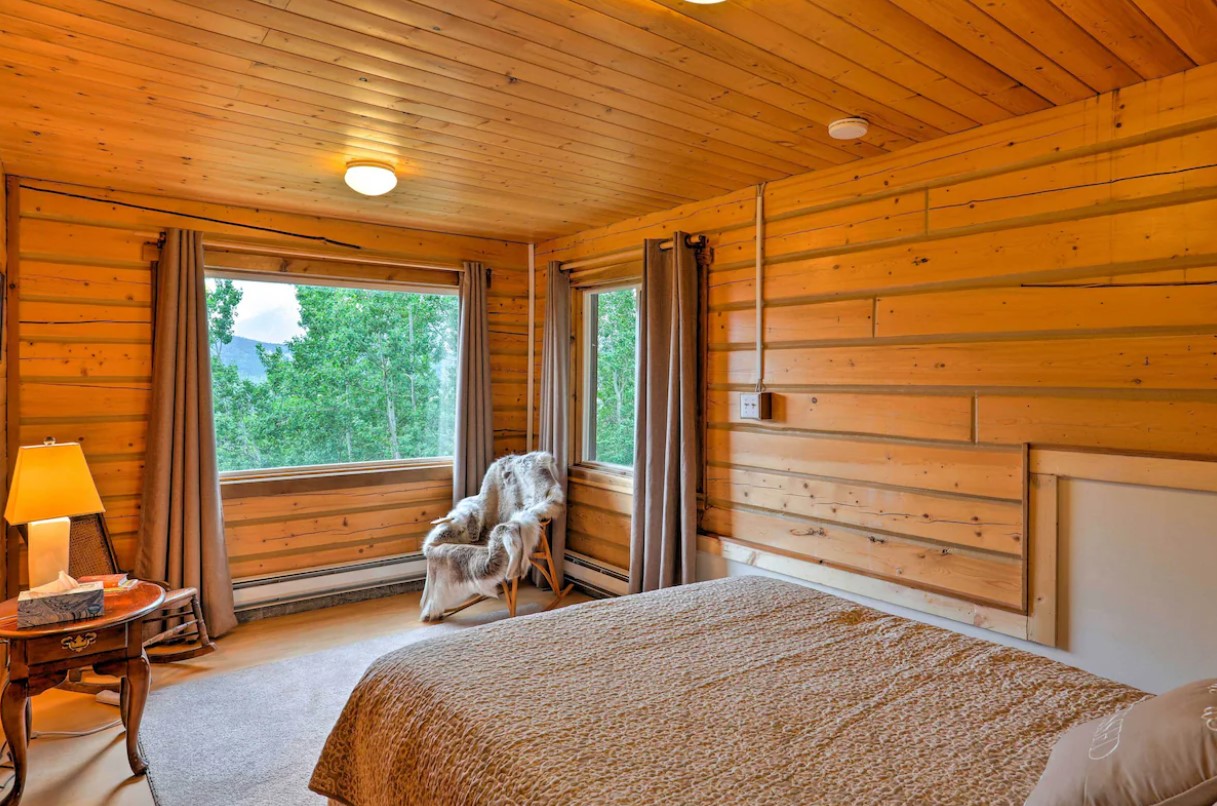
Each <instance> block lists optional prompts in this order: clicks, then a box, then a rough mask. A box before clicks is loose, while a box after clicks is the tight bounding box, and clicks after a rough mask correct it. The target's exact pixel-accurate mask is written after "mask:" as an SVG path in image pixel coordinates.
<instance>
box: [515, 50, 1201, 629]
mask: <svg viewBox="0 0 1217 806" xmlns="http://www.w3.org/2000/svg"><path fill="white" fill-rule="evenodd" d="M1214 154H1217V70H1215V69H1213V68H1211V67H1205V68H1198V69H1195V70H1192V71H1190V72H1188V73H1183V74H1179V75H1175V76H1171V77H1168V78H1165V79H1161V80H1157V81H1151V82H1147V83H1144V84H1140V85H1137V86H1135V87H1132V88H1129V89H1126V90H1123V91H1120V92H1115V93H1107V94H1104V95H1101V96H1099V97H1097V98H1094V99H1091V100H1087V101H1084V102H1079V103H1075V104H1071V105H1068V106H1064V107H1060V108H1057V109H1052V110H1048V111H1044V112H1040V113H1036V114H1033V115H1028V116H1025V117H1022V118H1019V119H1016V120H1011V121H1006V122H1002V123H998V124H994V125H989V126H984V127H981V128H978V129H975V130H972V131H969V132H966V133H963V134H959V135H954V136H951V137H947V138H943V139H940V140H936V141H934V142H933V143H929V144H923V145H918V146H914V147H911V148H909V149H907V150H905V151H902V152H900V153H899V154H896V155H892V156H888V157H879V158H874V159H869V160H866V161H863V162H860V163H857V164H855V165H851V166H848V167H843V168H838V169H829V170H825V171H820V172H817V173H813V174H807V175H803V176H799V177H794V178H791V179H787V180H782V181H779V182H773V183H770V184H769V185H768V186H767V188H766V190H765V210H766V231H765V235H766V237H765V244H764V248H765V261H764V275H763V277H764V279H763V287H762V289H761V293H762V298H763V301H764V322H763V326H764V367H765V373H764V379H765V383H766V385H767V387H768V388H769V389H772V390H774V391H775V392H776V393H777V395H776V401H775V411H774V418H773V420H772V421H770V422H765V423H756V422H746V421H743V420H741V419H740V418H739V417H738V409H739V403H738V397H739V394H740V392H742V391H746V390H748V389H750V388H752V386H753V384H754V382H755V380H756V371H757V364H756V355H755V351H754V345H753V342H752V340H753V337H754V332H755V331H754V328H755V318H754V317H755V312H754V305H755V302H754V300H755V294H756V288H755V284H754V277H755V269H754V265H753V261H754V254H755V252H754V248H755V246H754V244H755V230H754V226H753V216H754V212H755V208H754V195H755V190H746V191H741V192H739V193H736V194H732V195H729V196H725V197H722V198H719V199H715V200H711V201H709V202H704V203H700V204H693V205H686V206H683V207H680V208H677V209H675V210H672V211H668V212H666V213H662V214H655V215H650V216H646V217H643V218H639V219H634V220H631V221H627V222H623V223H621V224H618V225H615V226H612V227H607V228H603V229H598V230H593V231H589V232H584V233H580V234H578V235H576V236H571V237H567V238H561V239H558V240H555V241H551V242H548V243H546V244H543V245H541V246H540V248H539V250H538V251H539V256H540V259H541V260H549V259H561V260H570V259H576V258H585V257H590V256H595V255H598V254H603V253H606V252H609V251H612V250H615V249H620V248H623V247H629V246H634V245H637V244H638V243H639V242H640V241H641V240H642V239H643V238H644V237H662V236H664V235H667V234H669V233H670V232H672V231H673V230H677V229H680V230H685V231H688V232H704V233H706V234H708V235H709V236H710V241H711V244H712V246H713V247H714V250H715V251H714V262H713V266H712V271H711V273H710V275H709V280H708V302H709V313H708V320H707V323H706V325H707V332H708V334H709V335H708V341H709V344H708V350H707V354H706V366H707V373H708V389H707V390H706V408H707V412H708V417H707V424H706V433H705V455H706V467H705V468H704V471H705V477H704V483H705V496H706V498H705V500H706V507H705V511H704V513H703V516H702V521H701V523H702V528H703V530H704V532H706V533H708V534H710V535H718V536H723V537H725V538H729V539H731V540H732V541H734V542H735V543H736V544H743V545H745V546H747V547H751V548H755V549H758V550H761V551H763V552H768V553H770V554H773V555H781V556H785V557H789V558H793V559H796V560H800V561H808V562H810V563H812V564H815V565H820V566H821V567H824V566H830V567H832V568H835V569H838V570H845V571H848V572H851V573H854V574H858V575H863V576H865V577H867V578H877V579H879V580H886V581H894V582H898V583H900V584H901V585H902V586H908V587H911V588H916V589H920V590H921V591H922V592H928V593H930V594H933V595H935V596H938V595H946V596H948V597H953V598H956V599H959V600H966V602H968V603H969V604H968V605H967V606H966V607H965V606H963V605H961V606H960V608H959V613H960V614H962V613H965V612H968V613H975V610H974V606H975V605H977V604H979V605H982V606H985V607H991V608H994V609H995V610H997V611H1010V612H1015V613H1017V612H1021V611H1022V610H1024V599H1025V595H1026V593H1025V592H1026V574H1027V568H1026V567H1025V566H1026V563H1025V561H1024V557H1025V556H1026V549H1025V544H1026V540H1025V532H1026V528H1025V514H1024V513H1025V504H1026V491H1025V487H1026V477H1027V473H1026V466H1025V458H1024V456H1025V454H1024V444H1025V443H1036V444H1048V445H1067V446H1075V447H1084V448H1105V449H1114V450H1120V451H1154V452H1168V453H1183V454H1198V455H1205V456H1212V455H1217V427H1215V426H1214V423H1215V422H1217V417H1215V415H1217V293H1215V289H1217V228H1214V226H1213V222H1214V221H1217V160H1214V157H1213V155H1214ZM542 313H543V311H542V310H541V309H539V310H538V316H540V315H541V314H542ZM808 567H810V566H808ZM835 578H836V579H838V580H840V579H841V578H842V577H841V575H839V574H838V575H837V576H836V577H835ZM845 578H848V574H847V575H845ZM859 578H861V577H859ZM838 584H839V583H838ZM858 587H859V589H862V588H863V587H865V588H866V589H867V590H877V589H878V588H876V586H875V585H873V584H871V583H866V584H865V585H863V584H859V586H858ZM889 588H890V586H889ZM884 595H885V596H889V598H890V594H884ZM907 601H910V602H912V601H917V597H913V596H910V597H908V599H907ZM935 601H936V602H937V601H939V600H935ZM935 607H938V608H939V609H941V608H940V607H939V605H935ZM961 617H962V616H961ZM968 617H969V618H971V617H972V616H971V615H969V616H968Z"/></svg>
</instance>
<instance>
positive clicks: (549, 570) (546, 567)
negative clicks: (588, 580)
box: [532, 529, 575, 612]
mask: <svg viewBox="0 0 1217 806" xmlns="http://www.w3.org/2000/svg"><path fill="white" fill-rule="evenodd" d="M537 548H538V549H539V551H538V553H537V554H534V555H533V556H532V564H533V565H534V566H535V567H536V569H537V570H538V571H540V572H541V576H543V577H545V581H546V582H548V583H549V589H550V590H551V591H553V594H554V597H553V598H552V599H550V600H549V603H548V604H547V605H545V607H544V608H542V612H545V611H546V610H553V609H554V608H555V607H557V606H558V605H559V604H561V603H562V600H563V599H565V598H566V595H567V594H568V593H570V592H571V591H572V590H574V588H575V584H574V583H573V582H572V583H571V584H569V585H567V586H566V587H565V588H563V587H561V584H562V581H561V580H560V579H558V568H557V566H555V565H554V555H553V551H552V550H550V548H549V530H548V529H546V530H545V531H544V532H542V533H541V542H540V543H539V544H538V545H537Z"/></svg>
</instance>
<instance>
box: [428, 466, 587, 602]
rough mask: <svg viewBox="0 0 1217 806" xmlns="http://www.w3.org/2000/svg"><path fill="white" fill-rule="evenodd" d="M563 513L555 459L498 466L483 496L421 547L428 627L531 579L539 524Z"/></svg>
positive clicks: (456, 511)
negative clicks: (510, 583) (506, 583)
mask: <svg viewBox="0 0 1217 806" xmlns="http://www.w3.org/2000/svg"><path fill="white" fill-rule="evenodd" d="M565 506H566V496H565V494H564V493H563V491H562V485H561V484H560V483H559V482H558V467H557V463H556V462H555V461H554V457H553V456H551V455H550V454H548V453H544V452H542V451H537V452H535V453H527V454H523V455H517V456H504V457H503V458H502V459H499V460H497V461H496V462H495V463H494V464H492V465H491V466H490V467H489V468H488V469H487V470H486V476H485V478H483V479H482V489H481V492H479V493H478V494H477V495H473V496H470V497H468V498H465V499H462V500H461V501H460V502H458V503H457V505H456V506H455V507H453V509H452V511H451V512H449V513H448V517H447V518H444V519H443V520H441V521H439V522H438V523H437V525H436V527H435V528H434V529H432V530H431V533H430V534H428V535H427V539H426V540H425V541H423V556H425V557H426V558H427V583H426V587H424V588H423V598H422V619H423V621H438V620H439V619H441V618H443V615H444V611H445V610H448V609H449V608H452V607H455V606H456V605H458V604H460V603H461V602H463V601H465V600H466V599H468V598H469V597H470V596H473V595H474V594H480V595H482V596H486V597H492V596H497V595H498V585H499V583H500V582H502V581H503V580H508V579H514V578H516V577H522V576H524V575H525V574H527V573H528V571H529V570H530V569H531V567H532V566H531V563H530V562H529V557H531V556H532V553H533V551H534V550H535V549H536V547H537V543H538V541H539V540H540V539H541V522H542V521H547V520H552V519H553V518H555V517H557V516H558V515H560V514H561V513H562V511H563V508H564V507H565Z"/></svg>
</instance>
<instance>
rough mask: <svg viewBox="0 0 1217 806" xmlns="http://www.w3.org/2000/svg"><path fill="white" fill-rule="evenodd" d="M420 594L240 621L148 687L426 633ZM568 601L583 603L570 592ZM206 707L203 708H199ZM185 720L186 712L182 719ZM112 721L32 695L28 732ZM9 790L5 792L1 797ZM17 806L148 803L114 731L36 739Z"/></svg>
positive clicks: (530, 599)
mask: <svg viewBox="0 0 1217 806" xmlns="http://www.w3.org/2000/svg"><path fill="white" fill-rule="evenodd" d="M418 599H419V594H418V593H407V594H403V595H401V596H393V597H390V598H386V599H374V600H371V601H367V602H358V603H355V604H349V605H341V606H339V607H331V608H327V609H325V610H314V611H312V612H308V613H297V614H295V615H291V616H281V617H279V618H273V619H265V620H262V621H254V622H250V623H248V624H242V625H241V626H239V627H238V628H237V629H236V630H234V631H233V632H232V633H231V634H229V635H227V636H225V637H224V638H223V639H222V640H221V641H220V651H218V652H216V653H213V654H211V655H209V656H207V657H204V658H198V659H196V660H193V661H187V662H185V663H179V664H173V665H163V666H153V687H154V689H155V688H156V687H158V686H171V685H174V684H175V683H179V682H181V681H184V680H193V679H196V678H198V677H201V676H205V675H211V674H217V673H222V672H228V671H233V670H236V669H243V668H246V667H249V666H257V665H260V664H264V663H270V662H273V661H277V660H282V659H284V658H291V657H296V656H299V655H308V654H311V653H313V652H320V651H322V650H324V649H329V648H330V647H335V646H340V645H342V644H351V643H355V642H358V641H363V640H365V639H368V638H375V637H377V636H380V635H385V634H388V633H393V632H406V631H411V630H426V629H428V627H427V625H425V624H420V623H419V621H418V613H419V607H418ZM546 599H547V594H546V593H544V592H541V591H538V590H536V589H535V588H533V587H531V586H526V587H525V588H522V589H521V591H520V612H521V613H530V612H535V611H536V610H538V609H540V607H541V604H542V603H544V602H545V601H546ZM566 601H567V603H569V604H575V603H577V602H583V601H587V597H586V596H583V595H581V594H578V593H572V594H571V595H570V596H568V597H567V600H566ZM503 616H505V610H504V606H503V604H502V603H501V602H498V601H494V600H491V601H486V602H482V603H480V604H477V605H474V606H473V607H471V608H469V609H468V610H465V611H462V612H461V613H459V614H457V615H456V616H454V617H452V618H451V619H450V620H449V623H451V624H461V625H468V626H475V625H477V624H484V623H486V622H488V621H495V620H497V619H499V618H502V617H503ZM199 707H200V708H205V707H206V703H200V704H199ZM187 716H188V715H187ZM117 718H118V709H117V708H114V707H111V706H107V705H102V704H100V703H98V702H96V701H95V700H94V699H93V698H92V697H88V696H84V695H80V694H71V693H68V692H63V691H58V690H54V691H49V692H47V693H45V694H41V695H39V696H38V697H35V698H34V731H35V733H38V732H39V731H82V730H88V729H90V728H93V727H96V726H99V725H105V724H106V723H108V722H111V721H113V720H116V719H117ZM5 791H7V787H6V788H5V789H4V790H0V794H2V792H5ZM21 802H22V806H103V804H104V806H152V804H153V800H152V793H151V791H150V790H149V789H148V784H147V781H146V780H145V779H144V778H133V777H132V776H131V771H130V768H129V767H128V766H127V756H126V752H125V750H124V744H123V732H122V728H121V727H120V726H116V727H112V728H110V729H108V730H104V731H102V732H100V733H98V734H95V735H93V736H86V737H73V738H51V737H44V738H41V739H39V738H36V739H35V740H34V741H33V743H32V744H31V746H30V767H29V775H28V777H27V779H26V795H25V797H24V798H23V799H22V801H21Z"/></svg>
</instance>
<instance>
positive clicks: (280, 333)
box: [233, 280, 304, 344]
mask: <svg viewBox="0 0 1217 806" xmlns="http://www.w3.org/2000/svg"><path fill="white" fill-rule="evenodd" d="M234 285H236V287H237V288H239V289H241V291H242V292H244V296H242V297H241V304H240V305H238V306H237V321H236V325H235V326H234V327H233V333H234V334H236V335H238V336H244V337H245V338H247V339H254V340H255V341H266V342H270V343H272V344H282V343H283V342H285V341H287V340H288V339H290V338H292V337H293V336H299V335H300V334H302V333H304V329H303V328H302V327H300V306H299V304H298V303H297V302H296V288H295V286H292V285H289V284H287V283H258V282H251V281H249V280H237V281H235V282H234Z"/></svg>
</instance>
